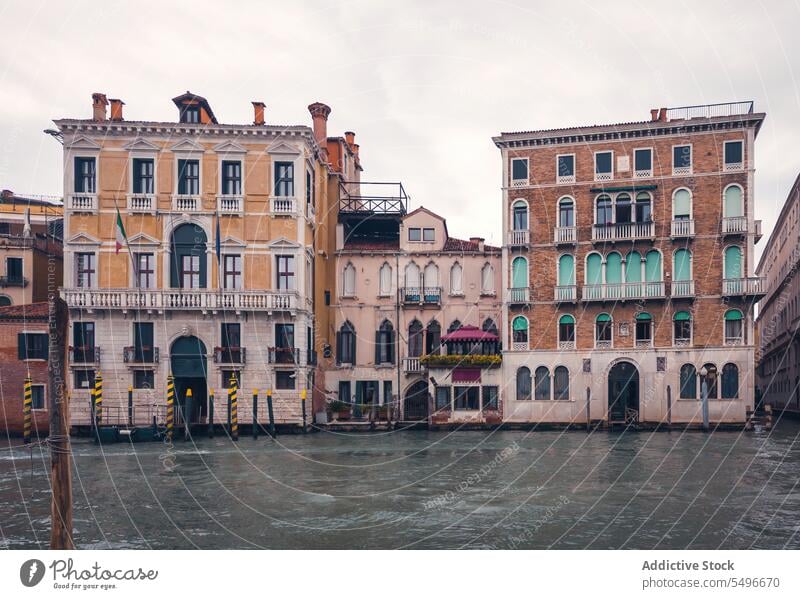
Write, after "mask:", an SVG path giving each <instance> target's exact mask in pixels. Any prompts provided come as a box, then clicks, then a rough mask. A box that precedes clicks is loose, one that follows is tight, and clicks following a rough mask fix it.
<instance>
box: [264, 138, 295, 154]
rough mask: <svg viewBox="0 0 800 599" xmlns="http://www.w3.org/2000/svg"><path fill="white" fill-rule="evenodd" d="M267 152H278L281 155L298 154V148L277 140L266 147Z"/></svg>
mask: <svg viewBox="0 0 800 599" xmlns="http://www.w3.org/2000/svg"><path fill="white" fill-rule="evenodd" d="M267 154H280V155H282V156H287V155H289V156H299V155H300V150H298V149H297V148H296V147H295V146H293V145H291V144H288V143H286V142H285V141H282V140H278V141H276V142H275V143H273V144H272V145H271V146H270V147H268V148H267Z"/></svg>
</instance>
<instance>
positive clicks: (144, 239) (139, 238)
mask: <svg viewBox="0 0 800 599" xmlns="http://www.w3.org/2000/svg"><path fill="white" fill-rule="evenodd" d="M128 244H129V245H137V246H145V245H147V246H159V245H161V241H160V240H158V239H156V238H155V237H151V236H150V235H147V234H146V233H137V234H136V235H131V236H130V237H128Z"/></svg>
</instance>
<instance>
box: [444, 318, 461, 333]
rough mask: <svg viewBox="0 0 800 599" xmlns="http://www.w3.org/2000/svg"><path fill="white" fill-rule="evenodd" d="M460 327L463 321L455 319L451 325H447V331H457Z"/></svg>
mask: <svg viewBox="0 0 800 599" xmlns="http://www.w3.org/2000/svg"><path fill="white" fill-rule="evenodd" d="M460 328H461V321H460V320H454V321H453V322H451V323H450V326H449V327H447V332H448V333H452V332H453V331H457V330H458V329H460Z"/></svg>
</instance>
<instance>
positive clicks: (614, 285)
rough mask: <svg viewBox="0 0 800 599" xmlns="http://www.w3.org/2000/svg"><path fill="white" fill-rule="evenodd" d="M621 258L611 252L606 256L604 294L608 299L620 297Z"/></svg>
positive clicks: (618, 254) (617, 253) (616, 253)
mask: <svg viewBox="0 0 800 599" xmlns="http://www.w3.org/2000/svg"><path fill="white" fill-rule="evenodd" d="M621 283H622V256H621V255H620V253H619V252H611V253H610V254H609V255H608V256H606V294H607V297H608V298H609V299H616V298H621V297H622V285H621Z"/></svg>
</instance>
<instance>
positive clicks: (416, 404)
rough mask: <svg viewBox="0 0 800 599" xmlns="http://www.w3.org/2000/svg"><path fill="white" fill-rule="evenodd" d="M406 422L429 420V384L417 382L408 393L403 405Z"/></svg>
mask: <svg viewBox="0 0 800 599" xmlns="http://www.w3.org/2000/svg"><path fill="white" fill-rule="evenodd" d="M403 418H404V420H427V419H428V383H427V382H425V381H417V382H416V383H414V384H413V385H411V386H410V387H409V388H408V391H406V399H405V402H404V404H403Z"/></svg>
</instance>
